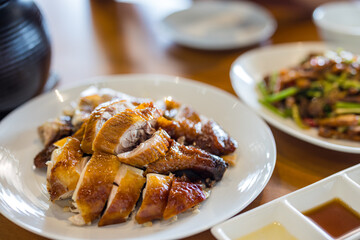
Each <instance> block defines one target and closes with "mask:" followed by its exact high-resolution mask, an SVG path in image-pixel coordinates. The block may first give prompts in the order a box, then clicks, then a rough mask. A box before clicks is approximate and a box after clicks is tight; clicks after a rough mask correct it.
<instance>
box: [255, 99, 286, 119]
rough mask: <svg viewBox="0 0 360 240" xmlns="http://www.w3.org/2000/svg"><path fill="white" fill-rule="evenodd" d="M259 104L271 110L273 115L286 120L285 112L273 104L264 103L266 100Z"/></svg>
mask: <svg viewBox="0 0 360 240" xmlns="http://www.w3.org/2000/svg"><path fill="white" fill-rule="evenodd" d="M259 102H260V103H261V104H262V105H263V106H264V107H266V108H267V109H269V110H270V111H272V112H273V113H275V114H277V115H279V116H280V117H283V118H285V117H286V114H285V113H284V112H282V111H281V110H279V109H277V108H276V107H275V106H273V105H272V104H271V103H269V102H267V101H264V100H259Z"/></svg>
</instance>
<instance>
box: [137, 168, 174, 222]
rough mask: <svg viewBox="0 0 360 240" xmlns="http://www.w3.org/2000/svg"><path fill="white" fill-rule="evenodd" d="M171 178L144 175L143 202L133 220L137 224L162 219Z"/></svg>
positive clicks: (151, 174)
mask: <svg viewBox="0 0 360 240" xmlns="http://www.w3.org/2000/svg"><path fill="white" fill-rule="evenodd" d="M172 181H173V176H172V175H170V176H166V175H161V174H154V173H149V174H148V175H146V187H145V189H144V191H143V200H142V203H141V206H140V208H139V210H138V212H137V213H136V215H135V220H136V221H137V222H138V223H139V224H143V223H146V222H149V221H153V220H157V219H162V216H163V213H164V210H165V207H166V204H167V202H168V196H169V192H170V187H171V183H172Z"/></svg>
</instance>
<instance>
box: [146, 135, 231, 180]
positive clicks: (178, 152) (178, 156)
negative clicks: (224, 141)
mask: <svg viewBox="0 0 360 240" xmlns="http://www.w3.org/2000/svg"><path fill="white" fill-rule="evenodd" d="M226 168H227V164H226V163H225V162H224V160H222V158H220V157H218V156H216V155H212V154H210V153H208V152H206V151H203V150H201V149H198V148H195V147H192V146H185V145H182V144H179V143H178V142H176V141H173V142H172V143H171V145H170V150H169V151H168V152H167V153H166V155H165V156H164V157H161V158H160V159H159V160H158V161H156V162H153V163H150V164H149V165H148V168H147V169H146V173H160V174H169V173H173V172H176V171H179V170H191V171H193V172H195V173H197V174H198V175H199V176H201V177H202V178H204V179H206V178H210V179H212V180H215V181H220V180H221V178H222V176H223V175H224V172H225V171H226Z"/></svg>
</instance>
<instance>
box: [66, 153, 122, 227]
mask: <svg viewBox="0 0 360 240" xmlns="http://www.w3.org/2000/svg"><path fill="white" fill-rule="evenodd" d="M119 167H120V162H119V161H118V159H117V157H116V156H114V155H111V154H106V153H100V152H94V154H93V155H92V157H91V159H90V160H89V161H88V163H87V164H86V166H85V169H84V170H83V171H82V173H81V175H80V179H79V181H78V184H77V185H76V189H75V192H74V195H73V200H74V202H75V204H74V205H75V206H76V208H77V209H78V210H79V215H75V216H73V217H70V218H69V220H70V221H71V222H72V223H73V224H75V225H84V224H90V223H91V222H92V221H94V220H95V219H96V218H98V217H99V216H100V214H101V211H102V210H103V208H104V206H105V203H106V201H107V199H108V198H109V195H110V192H111V189H112V186H113V182H114V179H115V176H116V174H117V172H118V170H119Z"/></svg>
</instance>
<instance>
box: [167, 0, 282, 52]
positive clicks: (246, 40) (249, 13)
mask: <svg viewBox="0 0 360 240" xmlns="http://www.w3.org/2000/svg"><path fill="white" fill-rule="evenodd" d="M161 26H162V30H164V32H165V33H166V34H167V35H168V36H169V37H170V38H171V39H172V40H173V41H174V42H176V43H178V44H181V45H184V46H187V47H192V48H198V49H208V50H225V49H233V48H240V47H245V46H248V45H252V44H256V43H259V42H261V41H264V40H267V39H268V38H269V37H270V36H271V35H272V34H273V33H274V31H275V29H276V26H277V24H276V21H275V19H274V18H273V17H272V16H271V14H270V13H269V12H268V11H267V10H265V9H264V8H263V7H261V6H259V5H257V4H254V3H250V2H243V1H240V2H226V1H215V2H214V1H210V2H198V3H195V4H194V5H192V6H191V7H190V8H188V9H185V10H182V11H178V12H175V13H173V14H170V15H169V16H167V17H165V18H164V19H163V20H162V22H161Z"/></svg>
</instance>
